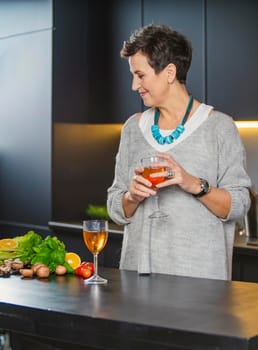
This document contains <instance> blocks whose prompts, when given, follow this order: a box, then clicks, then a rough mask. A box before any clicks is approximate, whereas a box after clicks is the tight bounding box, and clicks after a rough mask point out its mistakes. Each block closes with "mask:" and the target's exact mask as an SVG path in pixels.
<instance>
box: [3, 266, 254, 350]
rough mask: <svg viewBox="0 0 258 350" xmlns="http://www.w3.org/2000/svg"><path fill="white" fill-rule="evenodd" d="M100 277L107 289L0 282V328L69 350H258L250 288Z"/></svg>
mask: <svg viewBox="0 0 258 350" xmlns="http://www.w3.org/2000/svg"><path fill="white" fill-rule="evenodd" d="M100 272H101V275H103V276H104V277H106V278H108V280H109V282H108V284H107V285H102V286H92V285H85V284H84V281H83V279H81V278H79V277H77V276H62V277H56V276H51V278H50V279H49V280H38V279H36V278H35V279H27V280H24V279H22V278H21V277H20V276H11V277H10V278H1V279H0V284H1V288H0V328H2V329H5V330H9V331H12V332H18V333H23V334H27V335H31V336H37V337H43V338H48V339H51V338H52V339H55V340H58V341H60V342H61V341H62V342H65V343H70V344H73V345H72V349H73V350H74V349H77V348H78V349H80V350H81V349H86V348H84V346H86V345H87V346H90V347H91V349H92V348H96V349H110V350H111V349H112V350H114V349H122V350H124V349H125V350H126V349H133V350H138V349H139V350H144V349H148V350H149V349H155V350H165V349H174V350H179V349H184V350H186V349H196V350H197V349H198V350H200V349H203V350H204V349H205V350H215V349H216V350H218V349H227V350H231V349H234V350H236V349H243V350H244V349H245V350H246V349H257V348H258V323H257V315H258V284H256V283H246V282H236V281H232V282H225V281H218V280H208V279H198V278H187V277H176V276H168V275H161V274H153V275H150V276H139V275H138V274H137V273H136V272H130V271H119V270H117V269H108V268H100ZM39 339H40V338H39ZM82 346H83V347H82Z"/></svg>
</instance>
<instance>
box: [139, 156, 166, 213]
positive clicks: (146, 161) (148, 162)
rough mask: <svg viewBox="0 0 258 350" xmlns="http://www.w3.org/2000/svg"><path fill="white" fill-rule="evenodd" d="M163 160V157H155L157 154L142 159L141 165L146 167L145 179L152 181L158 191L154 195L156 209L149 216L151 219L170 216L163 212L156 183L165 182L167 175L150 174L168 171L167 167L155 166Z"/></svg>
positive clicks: (144, 171) (143, 174) (153, 186)
mask: <svg viewBox="0 0 258 350" xmlns="http://www.w3.org/2000/svg"><path fill="white" fill-rule="evenodd" d="M162 162H164V159H163V158H160V157H155V156H153V157H145V158H142V159H141V166H142V167H143V168H144V170H143V173H142V176H143V177H145V179H147V180H149V181H150V182H151V183H152V188H153V189H154V190H155V191H156V194H155V195H154V196H153V198H154V201H155V207H156V209H155V210H154V212H153V213H152V214H151V215H150V216H149V218H151V219H155V218H164V217H167V216H168V215H167V214H166V213H163V212H162V211H161V210H160V206H159V196H158V188H157V187H156V185H157V184H158V183H160V182H163V181H164V180H165V179H166V177H165V176H158V177H152V176H150V175H151V174H153V173H162V172H165V171H166V169H165V167H159V168H157V167H153V165H154V163H162Z"/></svg>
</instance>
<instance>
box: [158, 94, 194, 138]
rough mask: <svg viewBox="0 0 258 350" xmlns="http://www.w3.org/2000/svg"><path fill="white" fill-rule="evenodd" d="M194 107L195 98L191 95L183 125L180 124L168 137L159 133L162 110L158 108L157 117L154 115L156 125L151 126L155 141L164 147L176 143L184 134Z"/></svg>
mask: <svg viewBox="0 0 258 350" xmlns="http://www.w3.org/2000/svg"><path fill="white" fill-rule="evenodd" d="M192 107H193V96H192V95H190V97H189V102H188V106H187V108H186V112H185V115H184V118H183V119H182V122H181V124H179V125H178V126H177V127H176V129H175V130H173V131H172V133H171V134H170V135H168V136H162V135H161V134H160V131H159V126H158V122H159V116H160V110H159V109H158V108H157V109H156V112H155V115H154V124H153V125H152V126H151V132H152V136H153V137H154V139H155V140H156V141H157V142H158V143H159V144H160V145H164V144H165V143H166V144H170V143H172V142H174V141H175V140H176V139H178V138H179V136H180V135H181V134H182V133H183V132H184V130H185V127H184V125H185V123H186V121H187V118H188V116H189V114H190V112H191V109H192Z"/></svg>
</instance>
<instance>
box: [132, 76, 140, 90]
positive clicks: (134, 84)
mask: <svg viewBox="0 0 258 350" xmlns="http://www.w3.org/2000/svg"><path fill="white" fill-rule="evenodd" d="M139 88H140V83H139V79H137V78H133V81H132V90H133V91H137V90H139Z"/></svg>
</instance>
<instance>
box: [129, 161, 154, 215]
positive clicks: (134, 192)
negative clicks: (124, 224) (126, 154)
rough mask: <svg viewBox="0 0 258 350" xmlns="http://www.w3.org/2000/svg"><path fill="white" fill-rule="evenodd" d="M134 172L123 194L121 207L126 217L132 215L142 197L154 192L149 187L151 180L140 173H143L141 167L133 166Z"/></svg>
mask: <svg viewBox="0 0 258 350" xmlns="http://www.w3.org/2000/svg"><path fill="white" fill-rule="evenodd" d="M134 173H135V174H134V176H133V178H132V180H131V182H130V185H129V190H128V192H126V193H125V194H124V196H123V209H124V213H125V216H126V217H127V218H130V217H131V216H133V214H134V213H135V211H136V209H137V208H138V206H139V204H140V203H141V202H142V201H143V200H144V199H146V198H148V197H150V196H153V195H155V193H156V192H155V191H154V190H153V189H152V188H151V186H152V184H151V182H150V181H148V180H147V179H145V178H144V177H143V176H142V175H141V174H142V173H143V168H141V167H139V168H135V171H134Z"/></svg>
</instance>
